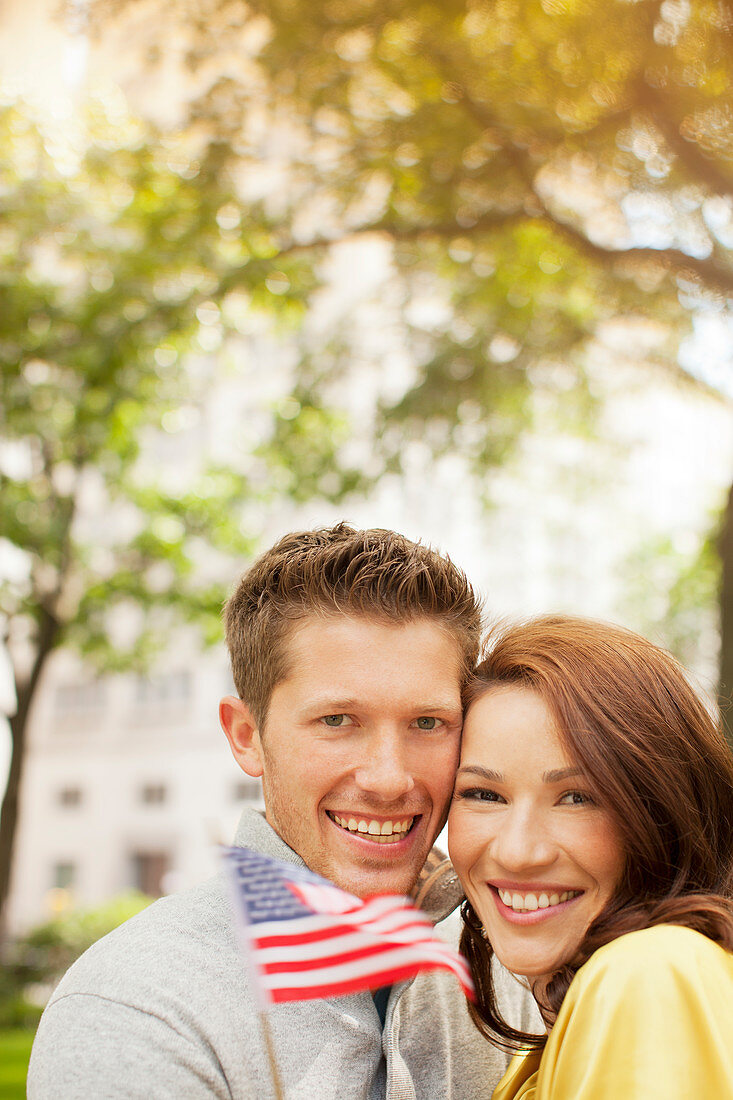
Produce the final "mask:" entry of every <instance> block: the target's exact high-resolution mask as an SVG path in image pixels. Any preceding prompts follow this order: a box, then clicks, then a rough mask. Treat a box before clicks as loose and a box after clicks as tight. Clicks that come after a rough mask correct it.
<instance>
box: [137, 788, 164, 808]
mask: <svg viewBox="0 0 733 1100" xmlns="http://www.w3.org/2000/svg"><path fill="white" fill-rule="evenodd" d="M167 797H168V791H167V790H166V786H165V783H144V784H143V785H142V787H141V788H140V801H141V802H144V803H145V805H146V806H160V805H161V804H162V803H163V802H165V800H166V798H167Z"/></svg>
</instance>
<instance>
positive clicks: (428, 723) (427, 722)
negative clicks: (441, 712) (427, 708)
mask: <svg viewBox="0 0 733 1100" xmlns="http://www.w3.org/2000/svg"><path fill="white" fill-rule="evenodd" d="M415 725H416V726H417V728H418V729H419V730H435V729H437V728H438V726H439V725H440V718H435V717H433V716H431V715H428V714H422V715H421V716H420V717H419V718H416V719H415Z"/></svg>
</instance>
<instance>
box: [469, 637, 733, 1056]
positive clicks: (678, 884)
mask: <svg viewBox="0 0 733 1100" xmlns="http://www.w3.org/2000/svg"><path fill="white" fill-rule="evenodd" d="M498 684H506V685H509V684H511V685H515V686H519V687H524V688H529V689H530V690H532V691H535V692H537V694H538V695H539V696H540V697H541V698H542V699H543V701H544V703H545V705H546V706H547V707H548V709H549V711H550V713H551V714H552V715H553V717H554V720H555V724H556V727H557V730H558V734H559V736H560V739H561V741H562V743H563V746H564V748H565V750H566V752H567V753H568V755H569V757H570V759H571V760H572V761H573V763H575V764H577V765H579V766H580V767H581V768H582V770H583V772H584V773H585V776H586V778H587V781H588V783H589V785H590V787H591V789H592V793H593V795H594V797H595V798H596V800H597V801H598V803H599V804H600V805H602V806H603V807H604V809H606V810H607V812H608V813H609V814H611V815H612V817H613V819H614V822H615V825H616V828H617V830H618V834H619V836H620V838H621V842H622V845H623V848H624V851H625V854H626V863H625V869H624V875H623V879H622V881H621V883H620V884H619V887H618V889H617V891H616V894H615V895H614V897H613V898H612V900H611V901H610V902H609V904H608V905H607V906H606V908H605V909H604V910H603V912H601V913H600V914H599V916H598V917H597V918H596V920H595V921H594V922H593V924H592V925H591V926H590V928H589V929H588V932H587V933H586V936H585V938H584V940H583V942H582V943H581V944H580V946H579V948H578V950H577V952H576V954H575V955H574V957H573V958H572V959H570V960H569V961H568V962H567V963H566V964H565V965H564V966H562V968H561V969H559V970H558V971H556V972H555V973H554V974H553V975H552V978H551V980H550V982H549V983H548V985H547V987H546V989H545V991H544V997H543V1002H542V1004H541V1006H540V1007H541V1008H542V1011H543V1015H544V1016H545V1019H546V1020H547V1021H548V1022H552V1021H553V1020H554V1019H555V1018H556V1017H557V1013H558V1012H559V1010H560V1005H561V1004H562V1000H563V997H564V996H565V993H566V992H567V989H568V987H569V985H570V982H571V981H572V979H573V977H574V976H575V974H576V973H577V971H578V970H579V969H580V967H581V966H582V965H583V964H584V963H585V962H587V960H588V959H589V958H590V956H591V955H592V954H593V952H594V951H596V950H597V949H598V948H599V947H602V946H603V945H604V944H606V943H609V942H610V941H611V940H613V939H616V938H617V937H618V936H621V935H624V934H625V933H627V932H632V931H636V930H638V929H641V928H648V927H651V926H652V925H656V924H678V925H683V926H685V927H688V928H693V929H695V930H697V931H699V932H702V933H703V934H704V935H706V936H708V937H709V938H710V939H712V940H714V941H715V942H716V943H719V944H721V945H722V946H723V947H725V948H727V949H728V950H733V754H731V750H730V748H729V746H728V744H727V743H726V740H725V738H724V736H723V733H722V730H721V728H720V725H719V724H717V723H716V722H715V721H714V719H713V718H712V717H711V714H710V713H709V712H708V710H707V708H706V707H705V705H704V704H703V702H702V701H701V699H700V698H698V696H697V694H696V693H695V691H694V690H693V689H692V687H691V686H690V684H689V683H688V681H687V678H686V675H685V672H684V670H683V669H682V667H681V666H680V665H679V664H678V663H677V661H675V659H674V658H673V657H671V656H670V654H668V653H666V652H665V651H664V650H662V649H660V648H659V647H658V646H655V645H654V644H653V643H652V642H650V641H647V639H645V638H642V637H640V636H639V635H637V634H633V633H631V632H630V631H627V630H624V629H622V628H621V627H617V626H612V625H610V624H606V623H600V622H594V621H592V620H587V619H579V618H570V617H565V616H547V617H543V618H539V619H533V620H531V621H530V622H528V623H525V624H523V625H519V626H515V627H511V628H509V629H508V630H502V631H500V632H499V633H498V634H497V635H496V636H494V637H492V636H490V637H489V639H488V646H487V655H486V657H485V658H484V659H483V660H482V661H481V663H480V664H479V665H478V667H477V669H476V671H475V674H474V676H473V677H472V679H471V680H470V682H469V684H468V685H467V687H466V691H465V704H466V707H467V708H468V707H470V705H471V703H472V702H475V701H476V700H477V699H479V698H481V696H483V695H484V694H485V693H486V692H487V691H489V690H491V688H492V687H494V686H496V685H498ZM463 918H464V930H463V935H462V938H461V949H462V950H463V953H464V954H465V955H466V957H467V959H468V960H469V962H470V964H471V969H472V971H473V975H474V981H475V983H476V987H477V1003H476V1005H472V1006H471V1014H472V1016H473V1018H474V1022H475V1023H476V1024H477V1026H478V1027H479V1029H480V1030H481V1031H482V1032H483V1033H484V1034H485V1035H486V1036H487V1037H488V1038H490V1039H492V1040H493V1041H494V1042H498V1043H499V1045H501V1046H504V1047H506V1048H510V1049H513V1048H516V1047H518V1046H522V1047H534V1048H539V1047H541V1046H542V1045H543V1044H544V1041H545V1037H538V1036H531V1035H526V1034H525V1033H523V1032H520V1031H516V1030H515V1029H514V1028H512V1027H510V1026H509V1025H508V1024H507V1023H506V1021H505V1020H504V1019H503V1018H502V1017H501V1015H500V1013H499V1011H498V1008H497V1005H496V999H495V995H494V989H493V983H492V979H491V956H492V950H491V947H490V945H489V944H487V943H486V941H485V940H484V938H483V936H482V934H481V925H480V922H479V920H478V917H477V916H476V914H475V912H474V911H473V909H472V908H471V906H470V904H469V903H468V902H465V903H464V906H463Z"/></svg>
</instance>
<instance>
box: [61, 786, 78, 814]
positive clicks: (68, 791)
mask: <svg viewBox="0 0 733 1100" xmlns="http://www.w3.org/2000/svg"><path fill="white" fill-rule="evenodd" d="M81 800H82V793H81V787H62V788H61V790H60V791H59V793H58V801H59V805H60V806H64V807H65V808H66V809H71V808H72V807H74V806H81Z"/></svg>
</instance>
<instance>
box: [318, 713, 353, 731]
mask: <svg viewBox="0 0 733 1100" xmlns="http://www.w3.org/2000/svg"><path fill="white" fill-rule="evenodd" d="M321 721H322V722H323V723H324V725H326V726H330V727H331V728H332V729H336V728H337V727H338V726H345V725H348V721H349V717H348V715H347V714H324V716H323V718H322V719H321Z"/></svg>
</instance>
